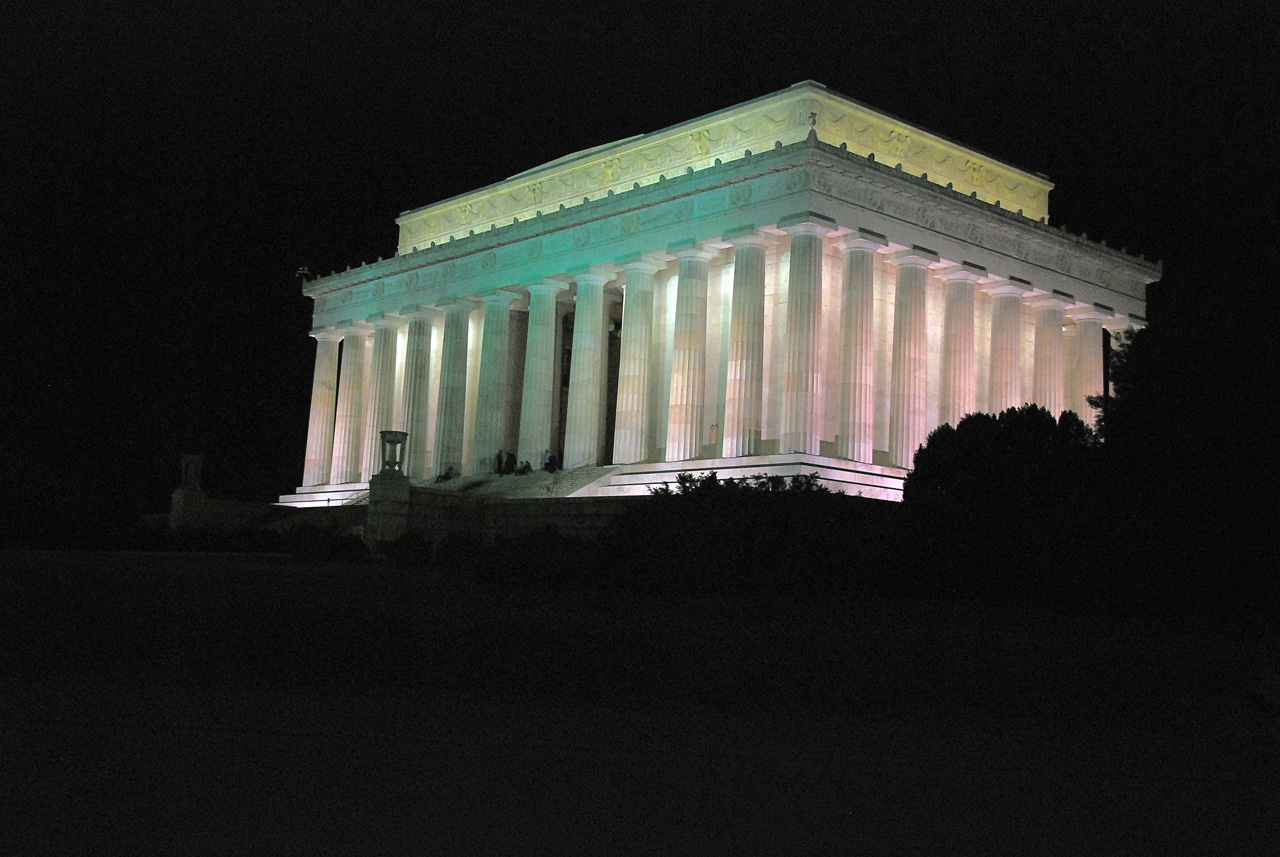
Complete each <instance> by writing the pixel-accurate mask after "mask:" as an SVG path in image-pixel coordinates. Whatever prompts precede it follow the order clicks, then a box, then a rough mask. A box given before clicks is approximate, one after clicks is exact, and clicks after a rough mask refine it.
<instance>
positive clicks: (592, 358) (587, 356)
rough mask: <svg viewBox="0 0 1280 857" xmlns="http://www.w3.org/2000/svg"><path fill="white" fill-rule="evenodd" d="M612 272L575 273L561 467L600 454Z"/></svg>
mask: <svg viewBox="0 0 1280 857" xmlns="http://www.w3.org/2000/svg"><path fill="white" fill-rule="evenodd" d="M611 279H613V277H612V275H610V274H604V273H599V272H595V271H592V272H588V273H583V274H578V275H576V276H575V277H574V280H575V281H576V282H577V284H578V295H577V297H576V298H575V299H574V313H573V351H572V353H571V355H570V360H571V362H570V364H569V403H568V407H567V408H566V414H565V432H564V462H563V463H564V467H565V469H566V470H569V469H573V468H578V467H594V466H595V465H597V464H599V463H600V456H601V454H602V449H601V440H602V435H603V429H602V426H603V424H604V412H603V408H602V407H601V406H602V405H603V404H604V391H605V372H606V370H607V369H608V366H607V365H606V363H605V354H604V346H605V334H606V330H605V324H604V307H605V304H604V287H605V284H606V283H608V282H609V281H610V280H611Z"/></svg>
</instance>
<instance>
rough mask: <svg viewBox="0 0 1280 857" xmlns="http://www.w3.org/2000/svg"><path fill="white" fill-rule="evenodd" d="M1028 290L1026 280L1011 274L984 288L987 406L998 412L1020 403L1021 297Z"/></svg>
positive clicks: (993, 411)
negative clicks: (988, 340) (987, 321)
mask: <svg viewBox="0 0 1280 857" xmlns="http://www.w3.org/2000/svg"><path fill="white" fill-rule="evenodd" d="M1030 290H1031V284H1030V283H1028V282H1027V281H1026V280H1019V279H1016V278H1012V277H1011V278H1010V279H1009V280H1008V281H1004V282H998V283H993V284H991V285H989V286H987V287H985V288H984V289H983V291H984V292H986V293H987V294H989V295H991V300H992V305H991V372H990V378H989V387H988V393H987V410H988V411H990V412H991V413H993V414H999V413H1001V412H1002V411H1006V410H1008V409H1009V408H1017V407H1021V405H1022V403H1023V402H1024V401H1025V399H1024V397H1023V395H1022V298H1023V296H1024V295H1026V294H1027V293H1028V292H1029V291H1030Z"/></svg>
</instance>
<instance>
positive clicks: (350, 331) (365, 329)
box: [338, 319, 373, 339]
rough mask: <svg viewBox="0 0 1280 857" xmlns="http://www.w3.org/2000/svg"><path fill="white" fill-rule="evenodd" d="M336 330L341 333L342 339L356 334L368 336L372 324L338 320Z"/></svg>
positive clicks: (371, 330) (371, 329) (371, 331)
mask: <svg viewBox="0 0 1280 857" xmlns="http://www.w3.org/2000/svg"><path fill="white" fill-rule="evenodd" d="M338 332H339V333H341V334H342V336H343V338H344V339H347V338H353V337H356V336H368V335H369V334H371V333H373V325H371V324H366V323H364V322H363V321H351V320H350V319H347V320H346V321H340V322H338Z"/></svg>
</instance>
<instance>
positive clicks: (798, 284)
mask: <svg viewBox="0 0 1280 857" xmlns="http://www.w3.org/2000/svg"><path fill="white" fill-rule="evenodd" d="M797 220H798V222H797ZM778 225H779V226H780V227H782V228H783V229H785V230H786V231H787V233H788V234H789V235H790V236H791V267H790V269H789V271H790V273H789V278H790V279H789V280H788V286H787V328H786V338H785V344H784V348H785V357H784V359H785V361H786V362H785V364H784V365H785V367H786V368H785V369H784V371H783V376H782V426H781V431H780V434H781V439H780V441H779V444H778V451H779V452H781V453H783V454H786V453H789V452H804V453H808V454H810V455H817V454H818V453H819V452H820V451H821V447H820V443H819V441H820V423H819V422H818V419H817V414H815V413H814V405H815V402H816V398H817V397H816V393H817V385H818V340H819V333H820V332H821V329H820V325H821V323H822V239H823V236H825V235H827V234H829V233H830V232H831V231H832V229H833V227H834V226H835V222H834V221H832V220H829V219H827V218H824V217H820V216H818V215H814V214H813V213H812V212H810V213H808V214H805V215H802V216H800V217H799V218H786V219H785V220H783V221H782V222H780V223H779V224H778Z"/></svg>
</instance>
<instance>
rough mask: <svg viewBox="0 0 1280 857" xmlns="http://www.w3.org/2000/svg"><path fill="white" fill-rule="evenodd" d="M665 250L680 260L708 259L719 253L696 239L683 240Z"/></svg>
mask: <svg viewBox="0 0 1280 857" xmlns="http://www.w3.org/2000/svg"><path fill="white" fill-rule="evenodd" d="M667 252H668V253H670V254H671V255H672V256H674V257H675V258H676V259H679V260H680V261H682V262H683V261H684V260H685V259H706V260H707V261H710V260H712V259H714V258H716V257H717V256H719V255H720V251H719V250H716V249H715V248H713V247H707V246H706V245H704V244H702V243H700V242H697V241H685V242H682V243H680V244H672V245H671V246H670V247H668V248H667Z"/></svg>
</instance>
